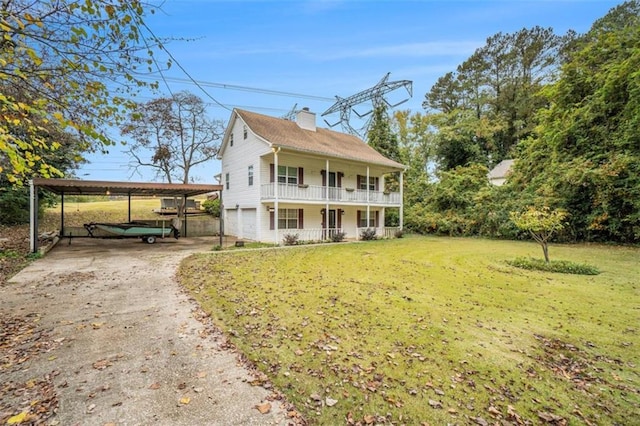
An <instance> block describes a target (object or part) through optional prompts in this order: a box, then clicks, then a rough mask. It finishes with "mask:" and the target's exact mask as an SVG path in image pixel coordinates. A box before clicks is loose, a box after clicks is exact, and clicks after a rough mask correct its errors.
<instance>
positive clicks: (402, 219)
mask: <svg viewBox="0 0 640 426" xmlns="http://www.w3.org/2000/svg"><path fill="white" fill-rule="evenodd" d="M399 225H400V229H403V227H404V170H403V171H401V172H400V223H399Z"/></svg>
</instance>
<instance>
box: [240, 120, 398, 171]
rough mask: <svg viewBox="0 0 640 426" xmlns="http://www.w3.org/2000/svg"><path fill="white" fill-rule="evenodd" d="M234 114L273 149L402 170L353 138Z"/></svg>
mask: <svg viewBox="0 0 640 426" xmlns="http://www.w3.org/2000/svg"><path fill="white" fill-rule="evenodd" d="M235 111H236V113H237V114H238V115H239V116H240V117H241V118H242V120H244V122H245V123H246V124H247V126H248V127H249V128H250V129H251V131H253V132H254V133H255V134H256V135H258V136H260V137H261V138H263V139H265V140H266V141H268V142H270V143H271V144H272V145H275V146H280V147H282V148H287V149H291V150H295V151H303V152H308V153H314V154H321V155H327V156H330V157H336V158H344V159H349V160H356V161H362V162H366V163H372V164H377V165H381V166H386V167H391V168H394V169H404V168H405V167H404V166H403V165H402V164H400V163H397V162H395V161H393V160H390V159H389V158H386V157H385V156H383V155H382V154H380V153H379V152H377V151H376V150H375V149H373V148H371V147H370V146H369V145H367V144H366V143H365V142H363V141H362V140H361V139H360V138H358V137H356V136H353V135H348V134H345V133H339V132H334V131H333V130H328V129H323V128H320V127H317V128H316V131H315V132H314V131H312V130H304V129H301V128H300V127H299V126H298V125H297V124H296V123H295V122H293V121H289V120H283V119H280V118H274V117H269V116H267V115H262V114H257V113H255V112H249V111H245V110H240V109H236V110H235Z"/></svg>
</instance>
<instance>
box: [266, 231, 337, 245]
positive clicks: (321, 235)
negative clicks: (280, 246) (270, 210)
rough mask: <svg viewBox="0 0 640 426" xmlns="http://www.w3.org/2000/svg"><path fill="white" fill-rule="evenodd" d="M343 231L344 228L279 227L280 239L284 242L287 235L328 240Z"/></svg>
mask: <svg viewBox="0 0 640 426" xmlns="http://www.w3.org/2000/svg"><path fill="white" fill-rule="evenodd" d="M341 232H343V231H342V228H327V229H323V228H315V229H278V241H280V242H282V241H283V240H284V237H285V236H286V235H297V236H298V241H326V240H331V239H333V237H334V236H335V235H336V234H339V233H341Z"/></svg>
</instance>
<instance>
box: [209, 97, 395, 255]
mask: <svg viewBox="0 0 640 426" xmlns="http://www.w3.org/2000/svg"><path fill="white" fill-rule="evenodd" d="M218 158H220V159H221V160H222V170H221V183H222V185H223V188H224V189H223V191H222V215H223V224H224V225H223V228H224V233H225V234H226V235H233V236H236V237H238V238H240V239H246V240H255V241H263V242H273V243H276V244H282V242H283V238H284V237H285V235H287V234H290V235H297V236H298V239H299V240H301V241H305V240H311V241H316V240H326V239H330V238H331V237H332V236H333V235H334V234H335V233H337V232H344V233H346V235H345V238H347V239H358V238H359V237H360V235H361V232H362V231H363V230H364V229H367V228H375V230H376V234H377V235H378V236H392V235H393V234H394V233H395V231H396V230H398V227H395V228H393V229H389V228H385V226H384V223H385V222H384V217H385V209H388V208H397V209H399V210H400V215H399V216H400V227H399V228H402V208H403V205H402V186H403V185H402V178H403V177H402V176H403V171H404V169H405V167H404V166H403V165H402V164H399V163H397V162H395V161H392V160H390V159H388V158H386V157H384V156H383V155H381V154H379V153H378V152H377V151H375V150H374V149H373V148H371V147H370V146H369V145H367V144H366V143H365V142H363V141H362V140H361V139H359V138H358V137H356V136H352V135H348V134H344V133H339V132H335V131H332V130H328V129H324V128H319V127H316V116H315V114H314V113H312V112H310V111H308V109H306V108H305V109H303V110H302V111H299V112H298V114H297V116H296V120H295V121H290V120H285V119H279V118H274V117H269V116H266V115H262V114H257V113H254V112H249V111H244V110H240V109H234V110H233V112H232V113H231V118H230V120H229V125H228V127H227V129H226V132H225V135H224V138H223V141H222V146H221V148H220V153H219V154H218ZM392 172H398V173H399V179H400V192H385V191H384V190H383V188H384V187H385V186H384V175H385V174H388V173H392Z"/></svg>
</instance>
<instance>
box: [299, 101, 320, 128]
mask: <svg viewBox="0 0 640 426" xmlns="http://www.w3.org/2000/svg"><path fill="white" fill-rule="evenodd" d="M296 123H297V124H298V126H300V128H301V129H304V130H311V131H312V132H315V131H316V113H315V112H311V111H309V108H308V107H304V108H302V109H301V110H300V111H298V113H297V114H296Z"/></svg>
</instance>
